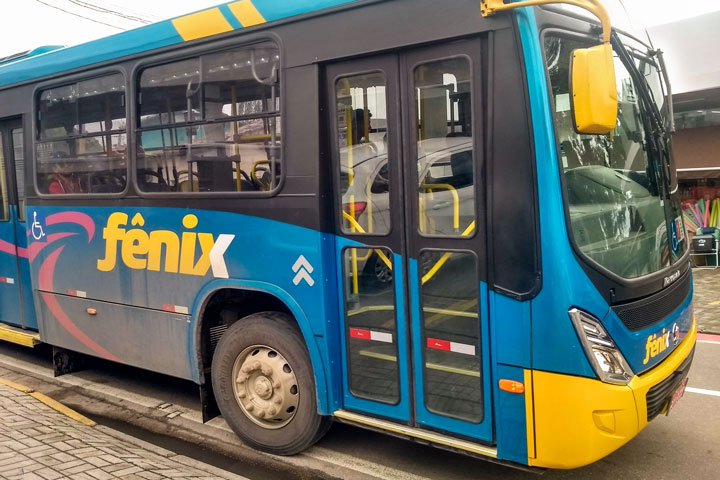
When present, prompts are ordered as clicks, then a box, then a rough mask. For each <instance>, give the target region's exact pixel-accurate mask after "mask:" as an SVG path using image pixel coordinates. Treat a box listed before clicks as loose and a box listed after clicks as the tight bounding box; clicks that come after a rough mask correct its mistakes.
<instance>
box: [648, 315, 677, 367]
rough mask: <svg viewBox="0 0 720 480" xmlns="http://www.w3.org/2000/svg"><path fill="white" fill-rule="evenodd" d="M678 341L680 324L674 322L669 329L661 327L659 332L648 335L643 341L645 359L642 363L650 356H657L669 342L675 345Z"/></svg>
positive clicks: (667, 346) (668, 346)
mask: <svg viewBox="0 0 720 480" xmlns="http://www.w3.org/2000/svg"><path fill="white" fill-rule="evenodd" d="M679 341H680V326H679V325H678V324H677V323H674V324H673V326H672V328H671V329H670V330H669V331H667V330H665V329H664V328H663V329H662V332H661V333H660V334H657V333H656V334H654V335H650V336H649V337H648V338H647V342H646V343H645V359H644V360H643V365H647V363H648V362H649V361H650V359H651V358H655V357H657V356H658V355H660V354H661V353H662V352H664V351H665V350H667V349H668V348H670V345H671V343H672V345H673V346H675V345H677V344H678V342H679Z"/></svg>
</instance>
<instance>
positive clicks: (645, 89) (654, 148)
mask: <svg viewBox="0 0 720 480" xmlns="http://www.w3.org/2000/svg"><path fill="white" fill-rule="evenodd" d="M610 41H611V43H612V46H613V49H614V50H615V52H616V53H617V55H618V57H619V58H620V60H621V61H622V63H623V64H624V65H625V68H627V71H628V73H629V74H630V78H631V80H632V82H633V85H634V86H635V90H636V92H637V94H638V96H639V97H640V111H641V113H642V114H643V115H642V117H643V118H647V119H648V120H649V123H650V125H646V129H647V131H648V132H647V133H648V135H647V137H648V147H649V150H650V151H651V153H654V155H653V156H654V157H655V158H656V159H657V165H658V167H659V168H658V169H657V170H658V171H654V172H653V173H656V174H658V173H659V175H658V176H659V177H660V178H659V180H660V184H661V185H662V189H661V190H662V192H659V193H661V195H662V197H663V198H670V195H671V193H672V192H671V185H670V183H671V172H670V148H669V147H670V146H669V144H668V132H667V129H666V128H665V122H663V119H662V114H661V113H660V109H659V108H658V106H657V103H656V102H655V101H654V98H653V95H652V90H650V85H648V83H647V80H646V79H645V76H644V75H643V74H642V73H640V70H638V68H637V65H636V64H635V61H634V60H633V57H632V56H631V55H630V53H629V52H628V51H627V48H625V45H623V43H622V42H621V41H620V37H618V35H617V33H616V32H615V31H614V30H613V32H612V34H611V36H610ZM648 127H649V128H648ZM653 170H656V169H655V168H653Z"/></svg>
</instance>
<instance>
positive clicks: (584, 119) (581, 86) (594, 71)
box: [570, 43, 618, 135]
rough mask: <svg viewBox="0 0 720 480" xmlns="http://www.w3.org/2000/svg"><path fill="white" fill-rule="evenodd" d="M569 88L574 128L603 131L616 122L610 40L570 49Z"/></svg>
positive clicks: (607, 130) (592, 132)
mask: <svg viewBox="0 0 720 480" xmlns="http://www.w3.org/2000/svg"><path fill="white" fill-rule="evenodd" d="M570 71H571V73H570V79H571V80H570V88H571V92H572V95H571V97H570V98H571V101H572V112H573V118H574V121H575V130H576V131H577V132H578V133H584V134H591V135H606V134H608V133H610V132H611V131H612V130H613V129H614V128H615V125H616V123H617V111H618V100H617V86H616V85H615V65H614V63H613V54H612V47H611V46H610V44H609V43H603V44H602V45H596V46H594V47H590V48H579V49H577V50H574V51H573V54H572V63H571V68H570Z"/></svg>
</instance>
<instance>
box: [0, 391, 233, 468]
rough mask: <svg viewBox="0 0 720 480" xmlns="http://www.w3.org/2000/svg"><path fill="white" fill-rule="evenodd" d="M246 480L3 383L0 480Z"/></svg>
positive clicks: (0, 421) (0, 427)
mask: <svg viewBox="0 0 720 480" xmlns="http://www.w3.org/2000/svg"><path fill="white" fill-rule="evenodd" d="M177 478H182V479H197V480H200V479H202V480H218V479H227V480H247V479H245V478H244V477H240V476H237V475H234V474H232V473H229V472H225V471H223V470H220V469H217V468H215V467H212V466H210V465H206V464H203V463H201V462H198V461H196V460H193V459H191V458H188V457H184V456H182V455H177V454H175V453H173V452H170V451H168V450H165V449H162V448H159V447H156V446H154V445H150V444H147V443H145V442H143V441H141V440H137V439H134V438H132V437H129V436H127V435H124V434H121V433H119V432H114V431H112V430H111V429H109V428H107V427H104V426H100V425H95V426H88V425H84V424H82V423H80V422H78V421H76V420H73V419H71V418H70V417H67V416H65V415H64V414H62V413H60V412H58V411H56V410H53V409H52V408H50V407H48V406H47V405H45V404H44V403H42V402H40V401H39V400H37V399H35V398H33V397H32V396H30V395H28V394H27V393H23V392H21V391H18V390H15V389H13V388H11V387H9V386H6V385H1V384H0V479H7V480H59V479H71V480H110V479H127V480H163V479H177Z"/></svg>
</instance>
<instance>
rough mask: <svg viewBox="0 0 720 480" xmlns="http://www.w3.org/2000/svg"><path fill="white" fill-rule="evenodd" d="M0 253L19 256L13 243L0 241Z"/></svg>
mask: <svg viewBox="0 0 720 480" xmlns="http://www.w3.org/2000/svg"><path fill="white" fill-rule="evenodd" d="M0 253H7V254H8V255H12V256H13V257H15V256H17V254H18V252H17V247H16V246H15V244H13V243H8V242H6V241H5V240H0Z"/></svg>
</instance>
